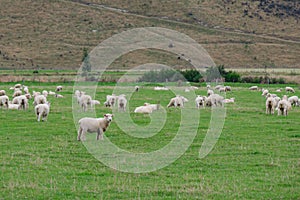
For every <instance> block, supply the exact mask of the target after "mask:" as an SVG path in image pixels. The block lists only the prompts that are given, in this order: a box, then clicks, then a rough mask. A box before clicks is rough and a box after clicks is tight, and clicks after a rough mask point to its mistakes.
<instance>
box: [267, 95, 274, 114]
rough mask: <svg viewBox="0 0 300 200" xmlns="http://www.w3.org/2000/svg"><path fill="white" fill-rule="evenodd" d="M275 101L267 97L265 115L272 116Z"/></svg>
mask: <svg viewBox="0 0 300 200" xmlns="http://www.w3.org/2000/svg"><path fill="white" fill-rule="evenodd" d="M275 104H276V102H275V100H274V98H273V97H271V96H270V97H268V98H267V100H266V114H272V115H273V114H274V110H275Z"/></svg>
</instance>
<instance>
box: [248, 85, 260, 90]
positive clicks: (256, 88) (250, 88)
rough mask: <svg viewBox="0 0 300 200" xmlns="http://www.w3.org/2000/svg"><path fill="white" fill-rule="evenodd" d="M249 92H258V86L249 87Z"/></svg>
mask: <svg viewBox="0 0 300 200" xmlns="http://www.w3.org/2000/svg"><path fill="white" fill-rule="evenodd" d="M249 90H258V86H256V85H254V86H251V87H249Z"/></svg>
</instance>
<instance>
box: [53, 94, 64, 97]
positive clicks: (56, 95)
mask: <svg viewBox="0 0 300 200" xmlns="http://www.w3.org/2000/svg"><path fill="white" fill-rule="evenodd" d="M55 98H64V96H63V95H61V94H55Z"/></svg>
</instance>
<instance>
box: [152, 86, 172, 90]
mask: <svg viewBox="0 0 300 200" xmlns="http://www.w3.org/2000/svg"><path fill="white" fill-rule="evenodd" d="M154 90H169V88H166V87H158V86H157V87H154Z"/></svg>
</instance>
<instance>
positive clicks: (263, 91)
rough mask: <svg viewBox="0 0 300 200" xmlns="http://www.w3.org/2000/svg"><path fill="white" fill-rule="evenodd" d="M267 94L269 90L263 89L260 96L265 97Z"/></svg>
mask: <svg viewBox="0 0 300 200" xmlns="http://www.w3.org/2000/svg"><path fill="white" fill-rule="evenodd" d="M268 93H269V90H265V89H263V90H262V94H261V96H267V94H268Z"/></svg>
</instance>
